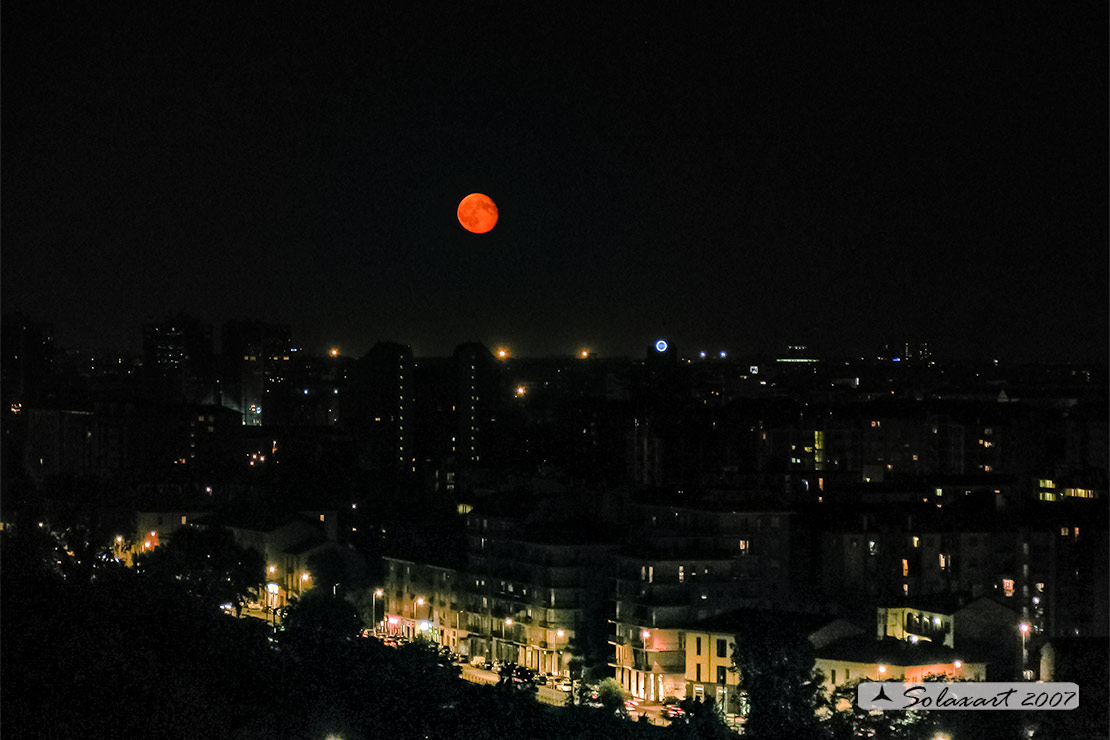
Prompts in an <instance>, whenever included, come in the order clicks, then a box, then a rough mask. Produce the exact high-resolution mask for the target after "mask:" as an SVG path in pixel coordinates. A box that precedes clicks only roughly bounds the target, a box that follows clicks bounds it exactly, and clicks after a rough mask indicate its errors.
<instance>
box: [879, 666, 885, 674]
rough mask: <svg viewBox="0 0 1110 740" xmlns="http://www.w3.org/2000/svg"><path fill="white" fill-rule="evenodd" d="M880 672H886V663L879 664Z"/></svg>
mask: <svg viewBox="0 0 1110 740" xmlns="http://www.w3.org/2000/svg"><path fill="white" fill-rule="evenodd" d="M879 673H886V666H885V665H881V666H879Z"/></svg>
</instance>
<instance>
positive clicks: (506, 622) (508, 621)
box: [505, 617, 513, 627]
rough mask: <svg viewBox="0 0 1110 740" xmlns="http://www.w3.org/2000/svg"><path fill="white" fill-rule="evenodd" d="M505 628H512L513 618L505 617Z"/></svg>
mask: <svg viewBox="0 0 1110 740" xmlns="http://www.w3.org/2000/svg"><path fill="white" fill-rule="evenodd" d="M505 626H506V627H512V626H513V618H512V617H505Z"/></svg>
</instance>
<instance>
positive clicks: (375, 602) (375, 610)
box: [370, 588, 385, 632]
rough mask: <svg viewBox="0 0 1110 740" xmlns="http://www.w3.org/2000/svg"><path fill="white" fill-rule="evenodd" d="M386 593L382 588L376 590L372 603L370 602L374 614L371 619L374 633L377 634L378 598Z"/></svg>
mask: <svg viewBox="0 0 1110 740" xmlns="http://www.w3.org/2000/svg"><path fill="white" fill-rule="evenodd" d="M384 593H385V591H383V590H382V589H380V588H376V589H374V593H373V596H372V598H371V601H370V609H371V611H372V612H373V614H372V615H371V619H372V620H373V622H374V631H375V632H377V631H378V597H379V596H381V595H382V594H384Z"/></svg>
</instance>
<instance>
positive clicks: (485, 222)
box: [458, 193, 497, 234]
mask: <svg viewBox="0 0 1110 740" xmlns="http://www.w3.org/2000/svg"><path fill="white" fill-rule="evenodd" d="M458 216H459V223H460V224H462V227H463V228H464V229H466V230H467V231H470V232H472V233H474V234H484V233H486V232H487V231H489V230H490V229H492V228H493V227H494V226H496V225H497V204H496V203H494V202H493V201H492V200H490V197H489V196H488V195H482V194H481V193H471V194H470V195H468V196H466V197H465V198H463V199H462V200H461V201H460V202H459V210H458Z"/></svg>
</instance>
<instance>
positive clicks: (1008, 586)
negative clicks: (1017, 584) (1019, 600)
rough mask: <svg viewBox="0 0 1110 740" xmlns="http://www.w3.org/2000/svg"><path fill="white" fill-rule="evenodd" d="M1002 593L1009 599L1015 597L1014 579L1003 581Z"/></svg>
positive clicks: (1004, 579)
mask: <svg viewBox="0 0 1110 740" xmlns="http://www.w3.org/2000/svg"><path fill="white" fill-rule="evenodd" d="M1002 591H1003V592H1004V593H1005V594H1006V596H1007V597H1010V596H1013V595H1014V580H1013V579H1012V578H1003V579H1002Z"/></svg>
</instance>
